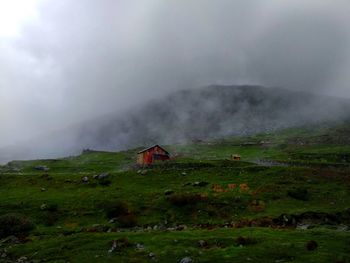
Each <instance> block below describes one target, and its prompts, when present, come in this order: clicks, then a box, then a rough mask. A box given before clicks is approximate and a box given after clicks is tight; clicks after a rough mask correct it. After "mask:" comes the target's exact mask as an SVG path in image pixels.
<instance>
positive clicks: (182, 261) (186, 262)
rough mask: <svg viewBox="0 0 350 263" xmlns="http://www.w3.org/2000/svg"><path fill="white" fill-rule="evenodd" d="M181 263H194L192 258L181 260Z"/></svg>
mask: <svg viewBox="0 0 350 263" xmlns="http://www.w3.org/2000/svg"><path fill="white" fill-rule="evenodd" d="M180 263H193V260H192V258H190V257H185V258H183V259H181V260H180Z"/></svg>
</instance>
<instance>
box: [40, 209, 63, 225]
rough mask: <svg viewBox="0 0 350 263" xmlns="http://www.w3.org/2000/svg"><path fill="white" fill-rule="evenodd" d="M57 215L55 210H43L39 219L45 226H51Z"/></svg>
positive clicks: (57, 217)
mask: <svg viewBox="0 0 350 263" xmlns="http://www.w3.org/2000/svg"><path fill="white" fill-rule="evenodd" d="M58 219H59V216H58V214H57V213H56V212H49V211H44V212H42V213H41V214H40V215H39V220H40V222H41V223H42V224H44V225H45V226H53V225H55V224H56V222H57V221H58Z"/></svg>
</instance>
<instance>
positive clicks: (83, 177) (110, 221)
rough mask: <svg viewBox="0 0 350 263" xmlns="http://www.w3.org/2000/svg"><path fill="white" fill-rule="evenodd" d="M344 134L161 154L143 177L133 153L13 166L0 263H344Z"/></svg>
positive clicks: (7, 181) (4, 202) (306, 132)
mask: <svg viewBox="0 0 350 263" xmlns="http://www.w3.org/2000/svg"><path fill="white" fill-rule="evenodd" d="M348 134H349V133H348V129H347V126H345V125H343V126H338V128H335V129H329V128H317V129H316V128H305V129H289V130H285V131H282V132H278V133H273V134H259V135H255V136H250V137H242V138H233V139H225V140H213V141H211V142H197V143H192V144H186V145H170V146H167V147H166V148H167V149H169V150H170V151H171V152H172V153H174V158H173V160H171V161H169V162H165V163H158V164H156V165H154V166H152V167H147V168H138V167H136V166H135V160H136V152H137V150H138V149H135V150H130V151H125V152H119V153H112V152H94V151H87V152H84V153H83V154H81V155H79V156H76V157H69V158H64V159H55V160H35V161H13V162H10V163H9V164H7V165H5V166H2V167H0V181H1V184H0V201H1V202H0V238H2V239H0V262H12V261H16V260H18V259H19V258H20V257H23V256H25V257H27V260H28V261H29V260H34V261H35V262H152V261H157V262H179V261H180V260H181V259H182V258H184V257H190V258H191V259H192V260H194V262H349V261H350V253H349V246H350V233H349V232H348V231H347V229H348V227H349V226H350V209H349V208H350V205H349V204H350V187H349V186H350V173H349V172H350V159H349V156H350V143H348V141H347V140H348V139H347V135H348ZM231 154H240V155H241V156H242V161H231V160H230V156H231ZM98 175H100V177H98ZM11 235H14V236H17V238H14V237H12V238H8V236H11ZM6 237H7V238H6ZM109 250H110V252H109ZM4 254H5V256H3V257H2V255H4ZM11 260H12V261H11Z"/></svg>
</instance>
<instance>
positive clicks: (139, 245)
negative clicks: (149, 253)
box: [136, 243, 145, 250]
mask: <svg viewBox="0 0 350 263" xmlns="http://www.w3.org/2000/svg"><path fill="white" fill-rule="evenodd" d="M136 249H137V250H144V249H145V246H144V245H142V244H139V243H137V244H136Z"/></svg>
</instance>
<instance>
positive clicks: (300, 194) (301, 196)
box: [287, 188, 310, 201]
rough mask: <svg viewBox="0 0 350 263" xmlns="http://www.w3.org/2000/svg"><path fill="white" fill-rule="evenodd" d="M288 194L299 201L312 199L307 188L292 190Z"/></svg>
mask: <svg viewBox="0 0 350 263" xmlns="http://www.w3.org/2000/svg"><path fill="white" fill-rule="evenodd" d="M287 194H288V196H290V197H292V198H294V199H297V200H302V201H308V200H309V199H310V194H309V191H308V190H307V189H306V188H296V189H291V190H289V191H288V192H287Z"/></svg>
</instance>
